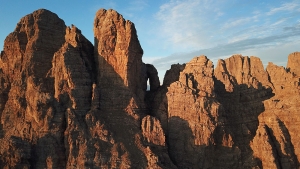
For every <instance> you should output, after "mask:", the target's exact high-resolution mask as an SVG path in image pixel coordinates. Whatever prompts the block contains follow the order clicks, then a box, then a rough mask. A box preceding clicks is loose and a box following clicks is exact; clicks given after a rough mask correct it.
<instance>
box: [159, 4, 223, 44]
mask: <svg viewBox="0 0 300 169" xmlns="http://www.w3.org/2000/svg"><path fill="white" fill-rule="evenodd" d="M217 4H219V2H218V1H207V0H185V1H183V0H182V1H170V2H169V3H165V4H163V5H162V6H161V7H160V10H159V12H158V13H157V14H156V18H157V19H158V21H159V22H160V23H161V25H160V27H159V32H160V36H161V37H162V38H165V39H167V41H166V42H167V45H168V47H172V48H174V49H182V50H191V49H196V48H199V46H202V47H209V46H207V45H208V43H207V40H209V39H210V35H209V34H208V33H207V31H206V30H209V27H211V26H212V25H211V22H210V19H213V18H214V17H215V18H217V17H220V16H222V15H223V13H222V11H220V10H219V9H218V7H217V6H218V5H217ZM165 45H166V44H165Z"/></svg>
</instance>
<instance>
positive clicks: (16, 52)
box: [0, 9, 300, 169]
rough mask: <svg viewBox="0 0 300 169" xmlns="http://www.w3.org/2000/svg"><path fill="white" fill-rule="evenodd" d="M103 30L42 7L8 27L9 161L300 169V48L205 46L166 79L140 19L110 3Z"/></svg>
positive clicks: (3, 113) (1, 67)
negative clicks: (279, 58)
mask: <svg viewBox="0 0 300 169" xmlns="http://www.w3.org/2000/svg"><path fill="white" fill-rule="evenodd" d="M94 35H95V44H94V46H93V44H92V43H91V42H89V41H88V40H87V39H86V38H85V37H84V36H83V35H82V34H81V31H80V30H79V29H78V28H77V27H76V26H74V25H72V26H71V27H67V26H65V24H64V21H63V20H61V19H60V18H59V17H58V16H57V15H56V14H54V13H52V12H50V11H48V10H45V9H40V10H37V11H34V12H33V13H32V14H29V15H27V16H25V17H23V18H22V19H21V20H20V22H19V23H18V24H17V27H16V29H15V30H14V31H13V32H12V33H11V34H9V35H8V36H7V38H6V39H5V43H4V49H3V51H2V52H1V57H0V120H1V122H0V142H1V144H0V168H272V169H273V168H278V169H281V168H299V160H300V144H299V140H300V135H299V134H298V132H299V131H298V130H299V129H298V128H299V127H298V126H299V124H300V121H299V117H300V114H299V107H300V105H299V100H300V93H299V91H300V87H299V86H300V81H299V77H300V76H299V74H300V68H299V63H300V55H299V53H298V52H295V53H292V54H290V55H289V57H288V63H287V68H284V67H279V66H276V65H274V64H273V63H269V65H268V66H267V68H266V69H264V67H263V65H262V63H261V61H260V59H259V58H257V57H252V56H251V57H247V56H242V55H234V56H232V57H230V58H228V59H225V60H219V61H218V63H217V64H216V67H215V68H214V65H213V63H212V62H211V61H210V60H209V59H208V58H207V57H206V56H199V57H195V58H194V59H192V60H191V61H190V62H189V63H186V64H183V65H180V64H177V65H172V66H171V69H170V70H168V71H167V72H166V75H165V77H164V81H163V84H162V85H160V82H159V79H158V76H157V70H156V69H155V67H154V66H153V65H150V64H144V63H143V62H142V55H143V50H142V48H141V46H140V43H139V41H138V38H137V34H136V30H135V27H134V24H133V23H132V22H130V21H128V20H125V19H124V18H123V16H122V15H120V14H119V13H117V12H116V11H114V10H104V9H100V10H99V11H98V12H97V13H96V17H95V20H94ZM148 79H149V82H150V91H146V89H147V88H146V86H147V80H148Z"/></svg>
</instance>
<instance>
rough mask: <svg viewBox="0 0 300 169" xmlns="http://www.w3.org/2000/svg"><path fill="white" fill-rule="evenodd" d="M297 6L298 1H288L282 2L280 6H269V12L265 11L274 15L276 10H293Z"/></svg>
mask: <svg viewBox="0 0 300 169" xmlns="http://www.w3.org/2000/svg"><path fill="white" fill-rule="evenodd" d="M297 8H299V2H298V3H297V2H295V1H294V2H288V3H284V4H282V5H281V6H280V7H274V8H271V9H270V11H269V12H267V15H274V14H276V13H278V12H282V11H293V10H295V9H297Z"/></svg>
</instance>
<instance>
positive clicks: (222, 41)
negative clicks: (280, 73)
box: [151, 0, 300, 76]
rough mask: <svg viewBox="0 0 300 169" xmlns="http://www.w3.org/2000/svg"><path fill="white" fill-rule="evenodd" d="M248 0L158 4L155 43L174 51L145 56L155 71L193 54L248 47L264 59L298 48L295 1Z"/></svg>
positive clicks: (279, 59) (214, 55) (223, 53)
mask: <svg viewBox="0 0 300 169" xmlns="http://www.w3.org/2000/svg"><path fill="white" fill-rule="evenodd" d="M248 3H252V4H243V3H242V2H239V1H229V0H228V1H222V2H219V1H217V0H215V1H208V0H187V1H183V0H177V1H172V0H171V1H170V2H168V3H165V4H163V5H161V7H160V10H159V11H158V12H157V14H156V19H157V21H158V22H160V23H161V24H160V26H159V27H158V28H157V29H158V30H160V31H159V32H160V35H159V36H160V37H162V38H165V39H166V40H165V41H161V42H158V43H160V45H162V46H164V47H165V48H172V51H174V52H173V54H170V55H169V56H166V57H160V58H158V59H152V60H151V61H152V64H154V65H155V67H156V68H157V69H158V71H159V74H160V76H163V74H164V72H165V71H166V70H167V69H169V68H170V66H171V63H172V64H176V63H186V62H188V61H189V60H191V59H192V58H193V57H195V56H199V55H206V56H208V58H210V59H211V60H216V59H218V58H224V57H229V56H231V55H232V54H243V55H245V54H247V55H252V54H249V52H253V54H255V55H258V57H260V58H261V60H262V61H263V62H264V64H266V62H268V61H270V62H275V63H281V64H282V63H284V62H285V61H286V60H287V55H288V54H289V53H292V52H295V51H297V50H299V47H300V46H299V44H300V19H298V18H300V17H299V16H300V10H299V7H300V2H298V1H291V2H285V3H272V4H266V3H265V2H261V1H251V2H248ZM297 45H298V46H297ZM289 50H292V51H289ZM273 51H276V52H273ZM268 52H269V55H266V54H267V53H268ZM215 64H216V63H215Z"/></svg>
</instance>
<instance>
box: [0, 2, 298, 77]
mask: <svg viewBox="0 0 300 169" xmlns="http://www.w3.org/2000/svg"><path fill="white" fill-rule="evenodd" d="M40 8H45V9H48V10H50V11H52V12H54V13H56V14H57V15H58V16H59V17H60V18H62V19H63V20H64V21H65V23H66V25H67V26H70V25H71V24H74V25H76V26H77V27H78V28H79V29H81V31H82V33H83V35H84V36H86V37H87V38H88V39H89V40H90V41H91V42H92V43H93V39H94V35H93V20H94V16H95V13H96V12H97V10H98V9H100V8H105V9H110V8H112V9H115V10H117V11H118V12H119V13H121V14H122V15H123V17H124V18H125V19H128V20H131V21H132V22H133V23H135V26H136V29H137V33H138V37H139V40H140V43H141V45H142V48H143V50H144V56H143V61H144V62H145V63H151V64H154V66H155V67H156V68H157V69H158V71H159V76H160V80H161V81H162V80H163V79H162V78H163V76H164V73H165V71H166V70H168V69H169V68H170V66H171V64H176V63H185V62H188V61H190V60H191V59H192V58H193V57H195V56H200V55H202V54H204V55H206V56H208V58H210V59H211V60H212V61H213V62H214V64H215V65H216V62H217V60H218V59H220V58H227V57H229V56H231V55H232V54H242V55H244V56H258V57H260V58H261V60H262V61H263V63H264V64H265V65H266V64H267V63H268V62H273V63H275V64H277V65H282V66H285V65H286V61H287V56H288V54H289V53H292V52H295V51H300V1H299V0H294V1H293V0H272V1H270V0H132V1H124V0H98V1H96V0H86V1H83V0H73V1H67V0H59V1H58V0H31V1H29V0H26V1H25V0H11V1H8V0H0V46H1V50H2V49H3V41H4V39H5V37H6V36H7V35H8V34H9V33H10V32H12V31H13V30H14V28H15V26H16V24H17V22H18V21H19V20H20V19H21V17H23V16H25V15H27V14H29V13H31V12H33V11H34V10H37V9H40Z"/></svg>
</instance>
